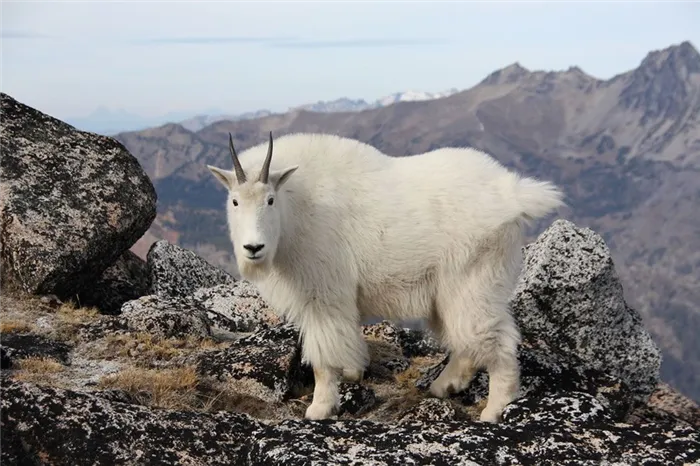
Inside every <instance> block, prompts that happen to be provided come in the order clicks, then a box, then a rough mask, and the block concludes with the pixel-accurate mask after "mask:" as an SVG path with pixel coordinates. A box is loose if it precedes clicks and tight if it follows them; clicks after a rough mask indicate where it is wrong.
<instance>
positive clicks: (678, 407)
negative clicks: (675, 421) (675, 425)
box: [649, 383, 700, 427]
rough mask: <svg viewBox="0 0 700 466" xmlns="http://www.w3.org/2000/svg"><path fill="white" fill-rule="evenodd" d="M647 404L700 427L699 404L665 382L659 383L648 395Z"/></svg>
mask: <svg viewBox="0 0 700 466" xmlns="http://www.w3.org/2000/svg"><path fill="white" fill-rule="evenodd" d="M649 406H650V408H652V409H654V410H657V411H662V412H665V413H667V414H668V415H671V416H674V417H677V418H680V419H682V420H683V421H685V422H687V423H688V424H690V425H692V426H695V427H700V406H698V405H697V403H695V402H694V401H693V400H691V399H690V398H688V397H686V396H684V395H682V394H681V393H679V392H677V391H675V390H674V389H673V388H671V387H670V386H669V385H668V384H666V383H660V384H659V385H658V386H657V387H656V390H654V392H653V393H652V394H651V396H650V397H649Z"/></svg>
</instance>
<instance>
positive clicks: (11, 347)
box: [0, 333, 71, 369]
mask: <svg viewBox="0 0 700 466" xmlns="http://www.w3.org/2000/svg"><path fill="white" fill-rule="evenodd" d="M0 345H1V347H2V353H3V366H2V367H3V369H10V368H12V367H13V366H14V364H15V362H17V361H18V360H20V359H24V358H45V357H46V358H51V359H55V360H57V361H59V362H60V363H62V364H70V351H71V347H70V346H68V345H66V344H65V343H61V342H59V341H54V340H51V339H49V338H46V337H44V336H42V335H37V334H35V333H27V334H16V333H7V334H3V335H2V340H1V341H0Z"/></svg>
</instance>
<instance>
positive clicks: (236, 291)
mask: <svg viewBox="0 0 700 466" xmlns="http://www.w3.org/2000/svg"><path fill="white" fill-rule="evenodd" d="M192 299H193V300H194V301H196V302H198V303H200V304H201V306H202V307H203V308H204V309H206V311H207V314H208V316H209V318H210V319H211V320H212V321H213V322H214V323H215V325H217V326H218V327H220V328H223V329H225V330H229V331H231V332H254V331H257V330H262V329H266V328H269V327H272V326H275V325H279V324H280V323H282V320H281V319H280V317H279V316H278V315H277V314H275V313H274V311H273V310H272V309H271V308H270V307H269V306H268V305H267V304H266V303H265V301H264V300H263V299H262V297H261V296H260V293H259V292H258V290H257V288H255V286H253V285H252V284H250V283H249V282H246V281H243V280H241V281H237V282H235V283H227V284H224V285H217V286H214V287H209V288H200V289H199V290H197V291H195V292H194V294H193V295H192Z"/></svg>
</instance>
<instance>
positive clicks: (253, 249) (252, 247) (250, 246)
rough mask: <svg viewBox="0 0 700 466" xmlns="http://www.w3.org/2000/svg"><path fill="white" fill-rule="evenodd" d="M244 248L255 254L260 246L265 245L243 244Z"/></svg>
mask: <svg viewBox="0 0 700 466" xmlns="http://www.w3.org/2000/svg"><path fill="white" fill-rule="evenodd" d="M243 247H244V248H246V249H247V250H248V251H250V252H252V253H253V254H255V253H256V252H258V251H260V250H261V249H262V248H264V247H265V245H264V244H244V245H243Z"/></svg>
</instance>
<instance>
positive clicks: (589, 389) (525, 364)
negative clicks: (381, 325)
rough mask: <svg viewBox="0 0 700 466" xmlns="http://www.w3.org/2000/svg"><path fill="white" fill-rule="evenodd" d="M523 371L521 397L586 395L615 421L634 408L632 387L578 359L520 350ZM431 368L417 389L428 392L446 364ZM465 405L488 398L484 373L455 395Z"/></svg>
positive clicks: (525, 349)
mask: <svg viewBox="0 0 700 466" xmlns="http://www.w3.org/2000/svg"><path fill="white" fill-rule="evenodd" d="M518 360H519V362H520V367H521V377H520V393H519V395H518V397H544V396H550V395H562V394H566V393H569V392H583V393H587V394H590V395H591V396H593V397H595V398H596V399H598V400H599V402H600V403H602V404H603V406H605V407H606V409H609V410H610V412H611V414H612V415H614V417H615V419H616V420H621V419H623V418H624V416H625V415H626V414H627V413H628V412H629V411H630V409H631V407H632V398H633V397H632V392H631V390H630V388H629V387H627V386H626V385H625V384H624V383H622V382H620V380H619V379H617V378H615V377H612V376H610V375H608V374H606V373H604V372H601V371H597V370H595V369H590V368H587V367H585V366H583V364H582V363H581V362H580V361H579V360H577V359H576V358H575V357H571V356H565V355H558V354H555V353H546V352H544V351H542V350H539V349H535V348H529V347H521V348H520V351H519V353H518ZM447 361H448V358H447V357H446V358H445V359H444V360H443V361H442V362H441V363H439V364H437V365H436V366H434V367H432V368H430V369H429V370H428V371H427V372H426V373H425V374H423V376H422V377H420V378H419V379H418V380H417V381H416V387H418V388H419V389H421V390H428V388H429V387H430V384H431V383H432V381H433V380H435V379H436V378H437V376H438V375H439V374H440V372H441V371H442V369H443V368H444V367H445V365H446V364H447ZM453 396H454V397H456V398H457V399H458V400H459V402H460V403H462V404H463V405H475V404H477V403H479V402H480V401H481V400H485V399H486V398H487V396H488V376H487V374H486V372H485V371H483V370H481V371H479V372H477V373H476V375H475V376H474V379H473V380H472V382H471V384H470V385H469V387H468V388H467V389H466V390H464V391H462V392H460V393H456V394H454V395H453Z"/></svg>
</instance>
